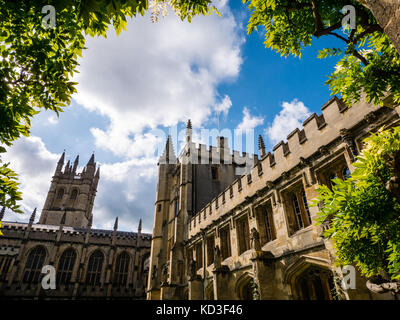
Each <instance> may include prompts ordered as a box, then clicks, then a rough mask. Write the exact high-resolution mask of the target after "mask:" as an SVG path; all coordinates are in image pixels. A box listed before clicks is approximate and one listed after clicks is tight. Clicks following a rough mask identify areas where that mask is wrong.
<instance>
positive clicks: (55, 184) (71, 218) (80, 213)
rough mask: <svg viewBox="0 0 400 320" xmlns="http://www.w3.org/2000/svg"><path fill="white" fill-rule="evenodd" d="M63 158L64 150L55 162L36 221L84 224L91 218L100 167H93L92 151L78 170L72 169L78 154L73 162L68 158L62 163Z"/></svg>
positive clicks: (84, 226) (75, 167)
mask: <svg viewBox="0 0 400 320" xmlns="http://www.w3.org/2000/svg"><path fill="white" fill-rule="evenodd" d="M64 160H65V152H63V154H62V155H61V158H60V160H59V161H58V163H57V168H56V171H55V173H54V176H53V179H52V182H51V185H50V190H49V192H48V194H47V198H46V202H45V204H44V207H43V210H42V214H41V216H40V220H39V223H40V224H48V225H61V224H63V225H65V226H71V227H78V228H87V227H88V225H89V221H90V220H91V218H92V209H93V202H94V198H95V196H96V191H97V185H98V183H99V179H100V168H96V163H95V161H94V154H92V156H91V157H90V159H89V162H88V163H87V165H86V166H85V167H84V168H83V170H82V172H81V173H77V172H76V170H77V167H78V163H79V156H77V157H76V159H75V161H74V163H73V164H70V161H68V162H67V164H66V165H65V167H64ZM63 167H64V170H63Z"/></svg>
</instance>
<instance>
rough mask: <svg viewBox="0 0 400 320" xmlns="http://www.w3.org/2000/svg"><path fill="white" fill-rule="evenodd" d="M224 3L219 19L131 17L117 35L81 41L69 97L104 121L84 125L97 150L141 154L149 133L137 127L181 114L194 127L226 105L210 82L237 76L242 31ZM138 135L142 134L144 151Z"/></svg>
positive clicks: (173, 121) (165, 123)
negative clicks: (84, 45)
mask: <svg viewBox="0 0 400 320" xmlns="http://www.w3.org/2000/svg"><path fill="white" fill-rule="evenodd" d="M225 4H226V3H225V1H222V2H221V6H220V8H221V13H222V17H219V16H218V15H216V14H212V15H211V16H206V17H202V16H198V17H195V18H194V19H193V20H192V23H187V22H182V21H180V19H179V18H178V17H176V16H175V15H174V14H169V15H168V16H166V17H165V18H162V19H160V20H159V22H158V23H151V20H150V17H149V15H146V16H145V17H140V16H138V17H136V18H134V19H133V20H132V21H130V22H129V23H128V27H127V31H124V32H122V33H121V34H120V36H119V37H117V36H116V35H115V33H114V32H110V33H109V34H108V35H107V39H103V38H94V39H93V38H88V39H87V47H88V49H87V50H86V51H85V52H84V57H83V59H82V61H80V64H81V65H80V73H79V74H78V75H77V78H76V80H77V82H79V85H78V88H77V89H78V93H77V94H76V95H75V96H74V98H75V100H76V101H77V102H78V103H79V104H81V105H83V106H84V107H85V108H87V109H89V110H95V111H97V112H99V113H101V114H103V115H106V116H108V117H109V118H110V120H111V121H110V125H109V126H108V127H107V128H106V129H104V128H93V129H92V134H93V135H94V137H95V139H96V145H97V146H98V147H102V148H104V149H107V150H110V151H112V152H113V153H114V154H116V155H119V156H126V157H127V158H130V157H133V156H135V157H139V156H148V152H147V151H148V149H150V147H149V146H151V145H152V142H154V139H155V138H154V137H151V136H145V137H144V136H143V133H144V130H147V129H149V128H151V129H154V128H157V127H158V126H161V125H162V126H167V127H168V126H171V125H175V124H176V123H177V122H179V121H186V120H187V119H188V118H190V119H191V120H192V122H193V125H194V126H200V125H201V124H202V123H204V122H205V121H206V120H207V119H209V117H210V116H211V115H212V112H213V111H214V110H216V109H222V111H223V112H227V111H228V110H229V108H230V106H231V104H232V103H231V101H230V99H229V97H228V96H225V98H224V99H223V100H222V102H219V101H218V92H217V86H218V85H219V84H220V83H222V82H224V81H229V80H233V79H235V78H236V77H237V75H238V73H239V70H240V66H241V63H242V57H241V52H240V47H241V45H242V44H243V42H244V33H243V32H242V31H243V30H242V29H241V27H240V26H239V25H238V24H237V23H236V21H235V18H234V16H233V15H232V14H231V12H230V11H229V7H228V6H226V5H225ZM239 32H242V33H241V34H240V35H239ZM138 139H139V140H143V139H145V140H146V139H147V143H146V145H147V149H146V148H145V149H141V148H140V146H139V144H140V145H144V144H142V143H141V142H138V141H137V140H138ZM150 140H151V141H150ZM153 151H154V150H153Z"/></svg>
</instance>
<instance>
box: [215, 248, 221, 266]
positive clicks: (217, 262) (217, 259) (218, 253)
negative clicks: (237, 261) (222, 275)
mask: <svg viewBox="0 0 400 320" xmlns="http://www.w3.org/2000/svg"><path fill="white" fill-rule="evenodd" d="M220 267H221V251H220V250H219V246H218V245H217V246H215V250H214V268H215V269H218V268H220Z"/></svg>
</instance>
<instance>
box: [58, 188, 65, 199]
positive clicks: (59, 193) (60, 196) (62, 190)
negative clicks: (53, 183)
mask: <svg viewBox="0 0 400 320" xmlns="http://www.w3.org/2000/svg"><path fill="white" fill-rule="evenodd" d="M63 196H64V189H63V188H61V189H58V191H57V199H62V197H63Z"/></svg>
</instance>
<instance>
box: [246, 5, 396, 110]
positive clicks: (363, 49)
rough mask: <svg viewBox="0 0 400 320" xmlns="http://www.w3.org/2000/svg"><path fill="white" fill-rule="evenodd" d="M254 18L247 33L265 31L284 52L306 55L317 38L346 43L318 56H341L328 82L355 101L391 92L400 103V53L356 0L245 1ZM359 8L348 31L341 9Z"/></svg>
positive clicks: (378, 98)
mask: <svg viewBox="0 0 400 320" xmlns="http://www.w3.org/2000/svg"><path fill="white" fill-rule="evenodd" d="M242 1H243V3H245V4H247V5H248V8H249V10H250V12H251V17H250V20H249V23H248V26H247V31H248V33H251V32H253V31H254V30H257V28H258V27H262V28H264V29H265V31H266V33H265V42H264V44H265V47H266V48H271V49H273V50H275V51H277V52H279V53H280V54H281V55H282V56H288V55H294V56H301V54H302V52H303V50H304V48H305V47H307V46H310V45H311V43H312V40H313V39H314V38H319V37H322V36H330V37H335V38H338V39H340V40H342V42H343V47H339V48H337V47H331V48H325V49H323V50H321V51H320V52H319V56H318V57H319V58H327V57H329V56H336V55H340V56H341V57H342V58H341V60H340V61H339V62H338V64H337V66H336V70H335V71H334V72H333V73H332V74H331V75H330V76H329V79H328V80H327V82H326V84H328V85H329V87H330V89H331V91H332V93H333V94H339V95H341V96H342V97H343V99H344V100H345V101H346V102H347V103H348V104H349V105H351V104H352V103H353V102H356V101H358V100H359V99H360V96H361V93H362V91H364V92H365V93H366V100H367V101H368V102H371V101H372V102H374V103H375V104H382V103H383V98H384V97H385V95H386V94H387V92H389V91H390V92H391V93H392V94H393V100H394V102H397V103H399V102H400V55H399V54H398V53H397V51H396V49H395V47H394V46H393V44H392V43H391V42H390V40H389V38H388V37H387V35H386V34H385V33H384V32H383V29H382V28H381V27H380V26H379V24H378V23H377V21H376V19H375V18H374V16H373V15H372V13H371V11H370V10H369V9H368V8H367V7H366V6H364V5H363V4H361V3H362V2H363V1H361V0H360V1H355V0H242ZM346 5H352V6H354V7H355V9H356V15H355V17H356V28H355V29H350V28H347V29H343V28H342V19H343V18H344V17H345V15H344V14H343V13H342V9H343V7H344V6H346Z"/></svg>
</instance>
